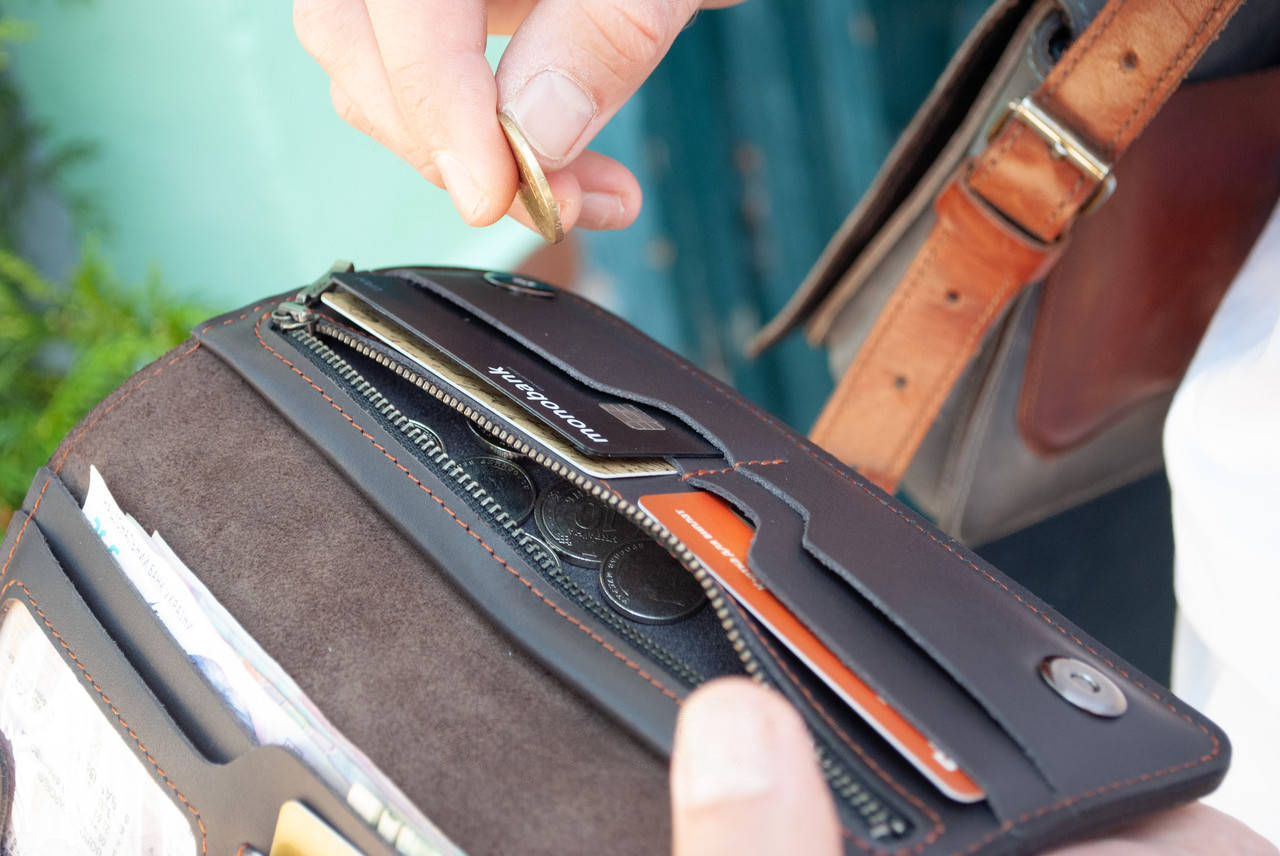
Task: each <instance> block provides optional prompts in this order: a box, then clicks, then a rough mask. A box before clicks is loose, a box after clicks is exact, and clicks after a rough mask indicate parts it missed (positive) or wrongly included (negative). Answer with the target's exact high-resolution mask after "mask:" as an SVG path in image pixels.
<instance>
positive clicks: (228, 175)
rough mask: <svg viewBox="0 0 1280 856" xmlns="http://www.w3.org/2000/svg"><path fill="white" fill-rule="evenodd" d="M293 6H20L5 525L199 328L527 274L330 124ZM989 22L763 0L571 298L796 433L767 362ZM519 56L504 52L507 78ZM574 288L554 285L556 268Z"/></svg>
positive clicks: (800, 370) (520, 241)
mask: <svg viewBox="0 0 1280 856" xmlns="http://www.w3.org/2000/svg"><path fill="white" fill-rule="evenodd" d="M291 5H292V4H291V3H289V2H287V0H275V2H262V0H208V2H205V3H201V4H191V3H177V4H165V3H143V2H141V0H0V21H3V22H4V23H3V25H2V26H0V40H2V42H0V43H2V44H3V51H4V58H5V68H4V69H3V70H0V200H2V201H3V204H2V205H0V253H3V255H2V256H0V509H3V508H5V507H9V508H12V507H14V506H16V504H17V503H19V502H20V501H21V497H22V494H23V492H24V490H25V487H26V485H27V484H28V482H29V479H30V478H31V474H32V472H33V471H34V470H35V468H36V467H37V466H39V464H41V463H42V462H43V461H44V460H45V459H47V457H48V455H49V453H50V452H51V451H52V449H53V447H54V445H55V444H56V442H57V440H58V439H59V438H60V437H61V436H62V435H63V434H64V433H65V432H66V431H67V430H68V429H69V428H70V427H71V425H72V424H74V421H75V420H76V419H77V418H78V417H79V415H81V414H82V413H83V412H84V411H86V410H87V409H88V408H89V407H90V406H92V404H93V403H94V402H96V401H97V400H99V399H100V398H101V397H102V396H104V395H105V394H106V393H108V392H109V391H110V390H111V389H112V388H113V387H114V386H116V385H117V384H119V383H120V382H121V381H123V380H124V379H125V378H126V377H127V376H128V375H129V374H130V373H131V372H132V371H134V370H136V369H137V368H139V367H141V366H142V365H144V364H145V363H146V362H147V361H149V360H150V359H153V358H154V357H156V356H158V355H159V354H160V353H163V351H164V350H165V349H167V348H168V347H171V346H172V345H174V344H176V343H177V342H178V341H180V340H181V338H182V337H183V336H184V334H185V331H186V330H188V329H189V328H190V327H191V326H193V325H194V323H195V322H196V321H198V320H199V319H200V318H202V317H205V316H208V315H210V314H213V313H215V312H218V311H222V310H226V309H230V308H233V307H235V306H238V305H241V304H243V303H245V302H248V301H250V300H252V299H254V298H257V297H259V296H261V295H263V294H268V293H276V292H280V291H283V290H285V289H287V288H289V287H291V286H292V285H295V284H298V283H301V282H305V281H309V280H310V279H312V278H314V276H316V275H317V274H318V273H319V272H320V271H322V270H324V269H325V268H326V267H327V266H328V264H329V263H330V262H331V261H332V260H333V259H335V258H343V259H350V260H352V261H354V262H356V263H357V264H359V265H362V266H381V265H392V264H399V263H427V264H459V265H467V266H474V267H486V268H511V267H514V266H516V264H517V263H518V262H519V261H520V260H521V259H523V258H525V257H526V256H527V255H528V254H529V253H530V252H531V251H532V250H534V249H535V248H536V247H537V245H538V242H537V239H536V238H535V237H534V236H533V235H532V234H530V233H528V232H527V231H525V230H524V229H523V228H522V227H520V226H518V225H516V224H514V223H510V222H504V223H500V224H497V225H495V226H492V227H489V228H486V229H472V228H468V227H466V226H464V225H463V224H462V222H461V220H460V219H459V218H458V217H457V216H456V215H455V214H454V212H453V209H452V207H451V205H450V204H449V202H448V198H447V196H446V195H445V194H444V193H443V192H442V191H439V190H437V189H436V188H434V187H432V186H430V185H429V184H427V183H426V182H425V181H423V180H421V179H420V178H419V177H418V176H417V175H416V173H414V172H413V170H412V169H410V168H409V167H408V166H407V165H406V164H404V163H402V162H400V161H399V160H398V159H397V158H396V157H394V156H393V155H391V154H390V153H388V152H386V151H385V150H383V149H382V148H381V147H380V146H378V145H377V144H376V143H374V142H373V141H372V140H369V139H368V138H366V137H364V136H363V135H361V134H359V133H357V132H356V131H354V130H352V129H350V128H348V127H347V126H346V125H345V124H344V123H343V122H342V121H341V120H340V119H338V118H337V116H336V115H335V114H334V112H333V110H332V108H331V106H330V103H329V95H328V82H327V79H326V77H325V75H324V73H323V72H322V71H321V70H320V69H319V67H317V66H316V65H315V63H314V62H313V61H312V60H311V59H310V57H308V56H307V55H306V53H305V52H304V51H303V50H302V48H301V47H300V46H299V45H298V43H297V40H296V38H295V36H294V34H293V27H292V20H291ZM984 5H985V4H984V2H982V0H806V2H804V3H795V2H794V0H749V2H746V3H744V4H742V5H741V6H737V7H734V8H732V9H729V10H723V11H717V12H708V13H705V14H702V15H700V16H699V17H698V19H697V20H696V21H695V22H694V24H693V25H692V26H690V27H689V28H687V29H686V30H685V31H684V32H683V33H682V34H681V36H680V38H679V39H677V41H676V44H675V46H674V47H673V49H672V51H671V53H670V55H669V56H668V58H667V59H666V60H665V61H664V62H663V63H662V65H660V66H659V68H658V69H657V71H656V72H655V73H654V75H653V76H652V78H651V79H650V81H649V82H648V83H646V85H645V86H644V87H643V88H642V89H641V91H640V93H639V94H638V95H637V97H635V98H634V99H632V101H631V102H629V103H628V105H627V106H626V107H625V108H624V109H623V110H622V111H621V112H620V113H619V114H618V115H617V117H616V118H615V119H614V121H613V122H611V123H610V125H609V127H608V128H606V129H605V131H604V132H603V133H602V134H601V135H600V137H599V138H598V139H597V141H596V143H595V144H594V146H593V147H594V148H597V149H599V150H602V151H605V152H606V153H608V154H611V155H613V156H614V157H617V158H618V159H620V160H622V161H623V162H624V163H626V164H627V165H628V166H630V167H631V168H632V169H633V170H634V171H635V172H636V174H637V176H638V177H639V178H640V181H641V184H642V186H643V188H644V190H645V194H646V201H645V208H644V211H643V212H642V215H641V217H640V220H639V221H638V222H637V223H636V225H635V226H633V227H632V228H630V229H627V230H625V231H623V232H619V233H601V234H590V233H585V234H582V235H581V236H580V238H579V239H578V240H577V241H576V245H575V248H574V252H575V257H574V259H573V264H572V265H571V266H570V269H571V271H572V273H571V274H565V276H566V277H567V276H572V279H573V281H572V282H568V281H563V280H557V284H560V285H573V286H574V287H576V288H578V289H579V290H580V291H583V292H585V293H587V294H588V295H589V296H591V297H593V298H595V299H596V300H598V301H600V302H602V303H604V304H605V305H607V306H609V307H610V308H612V309H614V310H615V311H618V312H620V313H621V314H623V315H624V316H625V317H627V318H629V319H630V320H631V321H632V322H633V323H636V324H637V325H638V326H640V327H641V328H642V329H644V330H645V331H646V332H648V333H650V334H651V335H653V336H655V337H656V338H658V339H660V340H661V341H663V342H664V343H665V344H667V345H669V346H671V347H673V348H675V349H676V350H678V351H680V352H682V353H684V354H685V355H686V356H688V357H690V358H691V359H693V360H694V361H696V362H697V363H699V364H700V365H702V366H703V367H705V368H707V369H708V370H709V371H711V372H713V373H715V374H717V375H719V376H720V377H722V378H724V379H726V380H728V381H729V382H731V383H733V384H734V385H735V386H736V387H737V388H739V389H740V390H741V391H742V392H743V393H744V394H746V395H747V396H749V397H751V398H753V399H754V400H756V401H757V402H759V403H760V404H762V405H763V406H765V407H766V408H768V409H770V410H771V411H773V412H774V413H775V414H777V415H779V416H780V417H781V418H783V419H784V420H786V421H788V422H790V423H791V424H793V425H794V426H796V427H797V428H800V429H801V430H803V429H805V428H807V427H808V425H809V423H810V421H811V420H812V419H813V417H814V415H815V414H816V412H817V409H818V407H819V405H820V403H821V401H822V400H823V398H824V397H825V395H826V394H827V392H828V390H829V388H830V379H829V377H828V374H827V371H826V368H825V365H824V361H823V358H822V357H821V355H819V354H817V353H814V352H813V351H812V350H811V349H809V348H808V347H807V346H806V345H805V344H804V343H803V342H802V341H800V340H799V338H798V337H793V339H792V340H791V341H788V342H786V343H784V344H783V346H781V347H779V348H777V349H775V350H774V351H772V352H770V353H769V354H766V355H765V356H764V357H763V358H761V359H757V360H749V359H747V358H746V357H745V355H744V353H743V345H744V344H745V342H746V340H747V339H748V338H749V337H750V336H751V335H752V334H753V333H754V332H755V331H756V330H757V329H758V328H759V326H760V325H761V324H762V323H763V322H764V321H766V320H767V319H768V318H769V317H770V316H771V315H772V314H773V313H774V312H776V311H777V310H778V309H779V308H780V307H781V305H782V304H783V302H785V300H786V298H787V296H788V295H789V294H790V293H791V291H792V290H793V289H794V288H795V285H796V284H797V283H798V282H799V281H800V279H801V278H802V277H803V275H804V273H805V270H806V269H807V267H808V266H809V264H810V263H811V262H812V260H813V259H814V258H815V257H816V256H817V255H818V253H819V251H820V250H821V248H822V245H823V243H824V242H825V240H826V238H827V236H829V235H830V234H831V233H832V231H834V229H835V228H836V227H837V226H838V225H839V222H840V220H841V219H842V218H843V216H844V214H845V213H846V212H847V211H848V210H849V208H851V207H852V205H853V203H854V202H855V201H856V200H857V198H858V195H859V194H860V193H861V192H862V190H863V189H865V187H866V186H867V184H868V183H869V182H870V181H871V178H872V177H873V175H874V173H875V170H876V168H877V167H878V165H879V163H880V161H881V160H882V158H883V157H884V155H885V153H886V152H887V150H888V146H889V144H890V142H891V141H892V140H893V138H894V136H895V135H896V133H897V132H898V130H900V128H901V127H902V126H903V124H905V122H906V121H907V120H908V119H909V118H910V115H911V113H912V111H913V110H914V108H915V105H916V104H918V103H919V101H920V100H921V99H922V98H923V97H924V95H925V93H926V92H927V90H928V87H929V86H930V85H931V84H932V82H933V80H934V79H935V78H936V76H937V74H938V72H939V71H940V70H941V68H942V66H943V65H944V63H945V62H946V60H947V58H948V56H949V55H950V53H951V52H952V51H953V50H954V48H955V46H956V45H957V44H958V42H959V40H960V39H961V38H962V37H963V35H964V34H965V33H966V32H967V31H968V29H969V27H970V26H971V25H972V22H973V21H974V20H975V19H976V17H977V14H978V13H979V12H980V11H981V9H982V7H983V6H984ZM504 46H505V40H501V39H495V40H492V41H491V43H490V46H489V47H490V50H489V53H490V60H491V61H492V62H496V60H497V57H498V56H499V55H500V52H501V49H502V48H503V47H504ZM563 267H564V266H563V265H562V266H561V269H563Z"/></svg>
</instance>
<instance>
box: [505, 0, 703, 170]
mask: <svg viewBox="0 0 1280 856" xmlns="http://www.w3.org/2000/svg"><path fill="white" fill-rule="evenodd" d="M699 5H700V4H699V0H541V2H539V3H538V4H537V5H536V6H534V7H533V10H532V11H531V12H530V13H529V15H528V17H527V18H525V20H524V23H522V24H521V25H520V27H519V29H517V30H516V32H515V35H514V36H512V39H511V43H510V44H509V45H508V46H507V49H506V51H505V52H504V53H503V56H502V61H501V63H500V64H499V66H498V75H497V77H498V107H499V109H500V110H502V112H504V113H506V114H507V115H509V116H510V117H511V118H512V119H513V120H514V121H515V123H516V124H517V125H519V126H520V130H521V131H523V132H524V135H525V136H526V137H527V138H528V140H529V142H530V144H531V145H532V146H533V147H534V149H535V150H537V152H538V154H539V155H540V160H541V161H542V163H543V165H544V166H546V167H550V168H552V169H559V168H560V167H563V166H564V165H566V164H568V163H569V162H570V161H572V160H573V159H574V158H575V157H577V156H578V154H579V153H580V152H581V151H582V150H583V148H585V147H586V145H587V143H588V142H589V141H590V140H591V139H592V138H593V137H595V135H596V133H597V132H598V131H599V130H600V128H602V127H603V126H604V124H605V123H606V122H608V121H609V119H610V118H612V116H613V114H614V113H616V112H617V111H618V108H619V107H621V106H622V105H623V103H625V102H626V100H627V99H628V98H630V97H631V95H632V94H634V93H635V91H636V89H637V88H639V86H640V84H641V83H643V82H644V79H645V78H646V77H648V76H649V73H650V72H652V71H653V69H654V67H655V66H656V65H657V64H658V61H659V60H661V59H662V57H663V56H664V55H665V54H666V52H667V49H668V48H669V47H671V43H672V42H673V41H674V40H675V37H676V36H677V35H678V34H679V33H680V30H681V29H682V28H683V27H684V25H685V24H686V23H687V22H688V20H689V18H690V16H692V15H693V13H694V11H695V10H696V9H697V7H698V6H699Z"/></svg>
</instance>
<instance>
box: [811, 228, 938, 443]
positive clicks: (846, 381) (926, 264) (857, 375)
mask: <svg viewBox="0 0 1280 856" xmlns="http://www.w3.org/2000/svg"><path fill="white" fill-rule="evenodd" d="M936 234H937V240H936V241H933V242H929V246H928V248H927V254H926V255H924V256H922V257H921V258H920V264H919V265H914V266H913V268H914V269H913V270H911V271H909V273H910V274H911V278H910V279H907V280H904V281H903V284H902V286H901V288H900V289H895V291H894V295H893V296H894V297H899V295H900V299H897V300H894V299H892V298H891V299H890V300H891V303H892V304H893V305H892V306H888V307H887V312H886V314H884V315H882V316H881V318H879V319H877V320H876V324H875V326H874V327H873V328H872V330H871V335H869V336H868V337H867V341H866V342H864V343H863V346H862V348H861V349H860V350H859V352H858V356H857V357H855V358H854V364H853V365H852V366H851V367H850V369H849V371H848V374H846V375H845V376H844V377H843V378H842V379H841V380H840V385H839V387H838V388H837V389H836V392H835V394H836V395H839V396H840V400H839V402H838V403H837V404H836V409H835V411H834V412H833V413H832V414H831V419H830V420H827V419H821V418H820V421H821V422H823V423H824V424H825V423H829V422H835V421H839V420H840V419H841V417H843V416H844V414H845V412H846V411H847V410H848V409H849V407H850V406H851V405H852V404H853V402H852V401H851V400H850V397H849V394H848V390H849V389H851V388H852V387H853V385H854V384H855V382H856V381H857V380H859V379H861V377H862V375H864V374H866V372H867V366H868V365H869V364H870V363H871V355H872V354H874V353H875V352H876V350H877V349H879V347H880V343H881V342H882V341H883V340H884V338H885V336H886V335H888V333H887V331H888V330H889V329H890V327H891V326H893V320H894V319H895V318H896V317H897V315H898V313H900V312H901V311H902V308H903V307H904V306H906V305H907V303H908V301H909V300H910V298H911V295H912V294H913V293H914V292H915V290H916V288H917V287H918V286H919V285H920V283H921V281H922V280H923V279H924V277H925V274H927V273H928V272H929V271H930V270H932V268H933V263H934V261H935V260H936V259H937V257H938V253H939V252H941V250H942V247H943V245H944V244H946V243H947V242H948V241H950V240H951V236H952V234H953V231H952V227H951V223H950V221H948V220H946V219H945V218H943V219H939V221H938V225H937V232H936ZM930 237H933V236H932V235H930ZM864 354H865V355H866V358H865V359H863V355H864ZM896 454H897V450H896V449H895V451H894V455H896ZM891 457H892V456H891Z"/></svg>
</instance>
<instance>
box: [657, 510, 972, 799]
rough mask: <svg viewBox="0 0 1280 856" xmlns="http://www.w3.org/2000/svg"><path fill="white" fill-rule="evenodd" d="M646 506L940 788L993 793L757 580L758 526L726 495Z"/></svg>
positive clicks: (960, 795)
mask: <svg viewBox="0 0 1280 856" xmlns="http://www.w3.org/2000/svg"><path fill="white" fill-rule="evenodd" d="M640 507H641V508H643V509H644V510H645V511H646V512H648V514H649V516H651V517H653V518H654V519H655V520H657V521H658V522H659V523H661V524H662V525H663V526H665V527H667V529H668V530H670V531H671V533H672V534H674V535H675V536H676V537H677V538H679V539H680V540H681V541H683V542H684V544H685V546H687V547H688V548H689V549H690V550H692V551H693V554H694V555H695V556H697V557H698V561H700V562H701V563H702V564H703V565H704V566H705V567H706V569H707V571H708V572H710V574H711V575H712V576H713V577H715V579H716V582H718V583H720V585H721V586H722V587H723V588H724V589H725V590H726V591H727V592H728V593H729V594H731V595H732V596H733V597H734V599H736V600H737V601H738V603H740V604H742V606H743V607H745V608H746V609H747V610H748V611H749V612H750V613H751V614H752V615H754V616H755V617H756V619H757V620H758V621H760V622H761V623H762V624H764V625H765V626H766V627H768V628H769V632H771V633H772V634H773V635H774V636H775V637H777V638H778V639H779V640H781V641H782V643H783V644H785V645H786V646H787V648H789V649H790V650H791V652H792V653H793V654H795V655H796V656H797V657H799V658H800V659H801V660H802V661H804V663H805V665H807V666H808V667H809V668H810V669H811V670H812V671H813V673H814V674H815V675H817V676H818V677H820V678H821V679H822V680H823V682H824V683H826V684H827V686H829V687H830V688H831V689H832V690H833V691H834V692H835V693H836V694H837V695H839V696H840V697H841V698H842V699H843V700H844V702H845V703H846V704H848V705H849V707H851V708H852V709H853V710H854V711H856V712H857V714H858V715H859V716H861V717H862V718H863V719H864V720H866V722H867V723H868V724H869V725H871V727H873V728H874V729H875V730H876V731H877V732H879V733H880V735H881V736H882V737H884V738H885V739H886V740H888V741H889V742H890V743H891V744H893V746H894V748H896V749H897V750H898V751H899V752H901V753H902V755H903V757H904V758H906V759H907V760H908V761H910V762H911V764H912V765H913V766H914V767H915V768H916V769H917V770H919V771H920V772H921V773H922V774H923V775H924V776H925V777H926V778H927V779H929V781H931V782H933V783H934V785H936V786H937V787H938V790H940V791H942V792H943V793H944V794H946V795H947V796H948V797H950V798H951V799H953V800H956V801H957V802H965V803H972V802H979V801H980V800H983V799H985V798H986V793H984V792H983V790H982V789H981V788H980V787H978V785H977V784H976V783H975V782H974V781H973V780H972V779H971V778H969V776H968V775H966V774H965V772H964V770H961V769H960V767H959V765H957V764H956V762H955V761H954V760H952V759H951V757H950V756H949V755H947V753H946V752H944V751H943V750H942V749H940V748H939V747H938V746H936V745H934V744H933V742H932V741H930V740H929V738H927V737H925V736H924V735H923V734H921V733H920V731H919V730H918V729H917V728H916V727H915V726H914V725H912V724H911V723H910V722H908V721H907V720H906V719H905V718H904V717H903V716H902V714H900V713H898V711H896V710H895V709H894V708H893V707H892V706H890V705H889V704H888V703H887V702H886V701H885V700H884V699H882V698H880V696H879V695H877V694H876V692H875V690H873V689H871V687H869V686H867V684H866V683H865V682H863V680H862V679H861V678H859V677H858V676H857V675H856V674H854V673H853V671H852V670H850V669H849V668H848V667H847V666H845V665H844V664H843V663H841V662H840V660H839V659H837V658H836V656H835V655H834V654H832V653H831V652H830V651H829V650H828V649H827V647H826V646H825V645H823V644H822V642H821V641H819V639H818V637H817V636H815V635H813V633H811V632H810V631H809V629H808V628H807V627H805V626H804V624H802V623H801V622H800V620H799V619H798V618H796V616H795V615H794V614H793V613H792V612H791V611H790V610H789V609H787V608H786V607H785V606H783V605H782V603H781V602H780V601H779V600H778V599H777V598H775V597H774V596H773V595H772V594H770V593H769V591H768V589H766V588H765V586H764V585H763V584H762V583H761V582H760V581H759V580H758V579H756V577H755V575H754V574H752V573H751V570H750V568H748V567H747V561H746V559H747V550H748V548H749V547H750V546H751V538H752V536H753V535H754V534H755V532H754V530H753V529H752V528H751V526H750V525H748V524H747V523H745V522H744V521H743V520H742V518H740V517H739V516H738V515H737V514H735V513H734V511H733V510H732V509H731V508H730V507H729V506H728V505H727V504H726V503H725V502H724V501H723V500H721V499H720V498H719V497H716V496H714V495H712V494H710V493H705V492H702V491H693V492H689V493H665V494H651V495H649V496H644V497H641V499H640Z"/></svg>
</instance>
